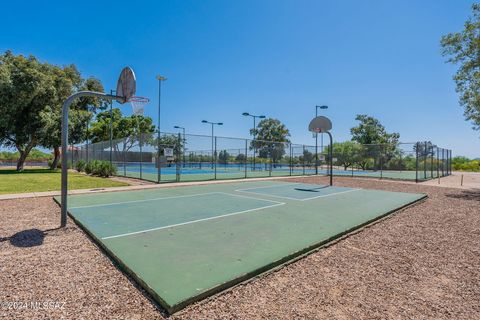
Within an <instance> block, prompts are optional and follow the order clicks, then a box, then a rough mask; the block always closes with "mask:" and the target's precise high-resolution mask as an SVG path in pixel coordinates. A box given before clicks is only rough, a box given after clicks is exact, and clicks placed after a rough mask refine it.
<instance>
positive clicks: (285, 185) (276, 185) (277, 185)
mask: <svg viewBox="0 0 480 320" xmlns="http://www.w3.org/2000/svg"><path fill="white" fill-rule="evenodd" d="M298 184H303V183H300V182H293V183H285V184H274V185H271V186H263V187H253V188H245V189H237V190H235V191H245V190H256V189H265V188H278V187H287V186H295V185H298Z"/></svg>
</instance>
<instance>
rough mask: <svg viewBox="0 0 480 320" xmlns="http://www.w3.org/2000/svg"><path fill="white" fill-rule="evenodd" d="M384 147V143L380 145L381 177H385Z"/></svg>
mask: <svg viewBox="0 0 480 320" xmlns="http://www.w3.org/2000/svg"><path fill="white" fill-rule="evenodd" d="M384 148H385V146H384V145H380V179H383V156H384V153H385V149H384Z"/></svg>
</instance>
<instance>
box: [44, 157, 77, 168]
mask: <svg viewBox="0 0 480 320" xmlns="http://www.w3.org/2000/svg"><path fill="white" fill-rule="evenodd" d="M47 164H48V167H49V168H51V167H52V164H53V159H52V160H48V163H47ZM55 169H62V161H61V159H60V161H58V163H57V167H56V168H55ZM67 169H72V163H71V162H70V161H69V162H68V163H67Z"/></svg>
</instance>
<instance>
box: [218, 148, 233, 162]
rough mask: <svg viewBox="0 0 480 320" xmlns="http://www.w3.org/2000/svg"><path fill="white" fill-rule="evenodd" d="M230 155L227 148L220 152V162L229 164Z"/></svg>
mask: <svg viewBox="0 0 480 320" xmlns="http://www.w3.org/2000/svg"><path fill="white" fill-rule="evenodd" d="M229 157H230V155H229V154H228V152H227V150H222V151H220V153H219V154H218V162H219V163H222V164H227V163H228V158H229Z"/></svg>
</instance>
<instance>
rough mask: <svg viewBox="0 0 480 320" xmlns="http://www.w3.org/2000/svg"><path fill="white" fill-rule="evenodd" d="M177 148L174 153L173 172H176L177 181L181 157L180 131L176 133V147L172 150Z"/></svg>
mask: <svg viewBox="0 0 480 320" xmlns="http://www.w3.org/2000/svg"><path fill="white" fill-rule="evenodd" d="M175 149H177V152H176V155H175V169H176V170H175V173H176V180H177V182H179V181H180V168H181V167H180V166H181V164H180V163H181V162H182V161H181V160H180V159H181V157H182V149H183V148H182V136H181V135H180V133H178V142H177V148H174V150H175Z"/></svg>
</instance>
